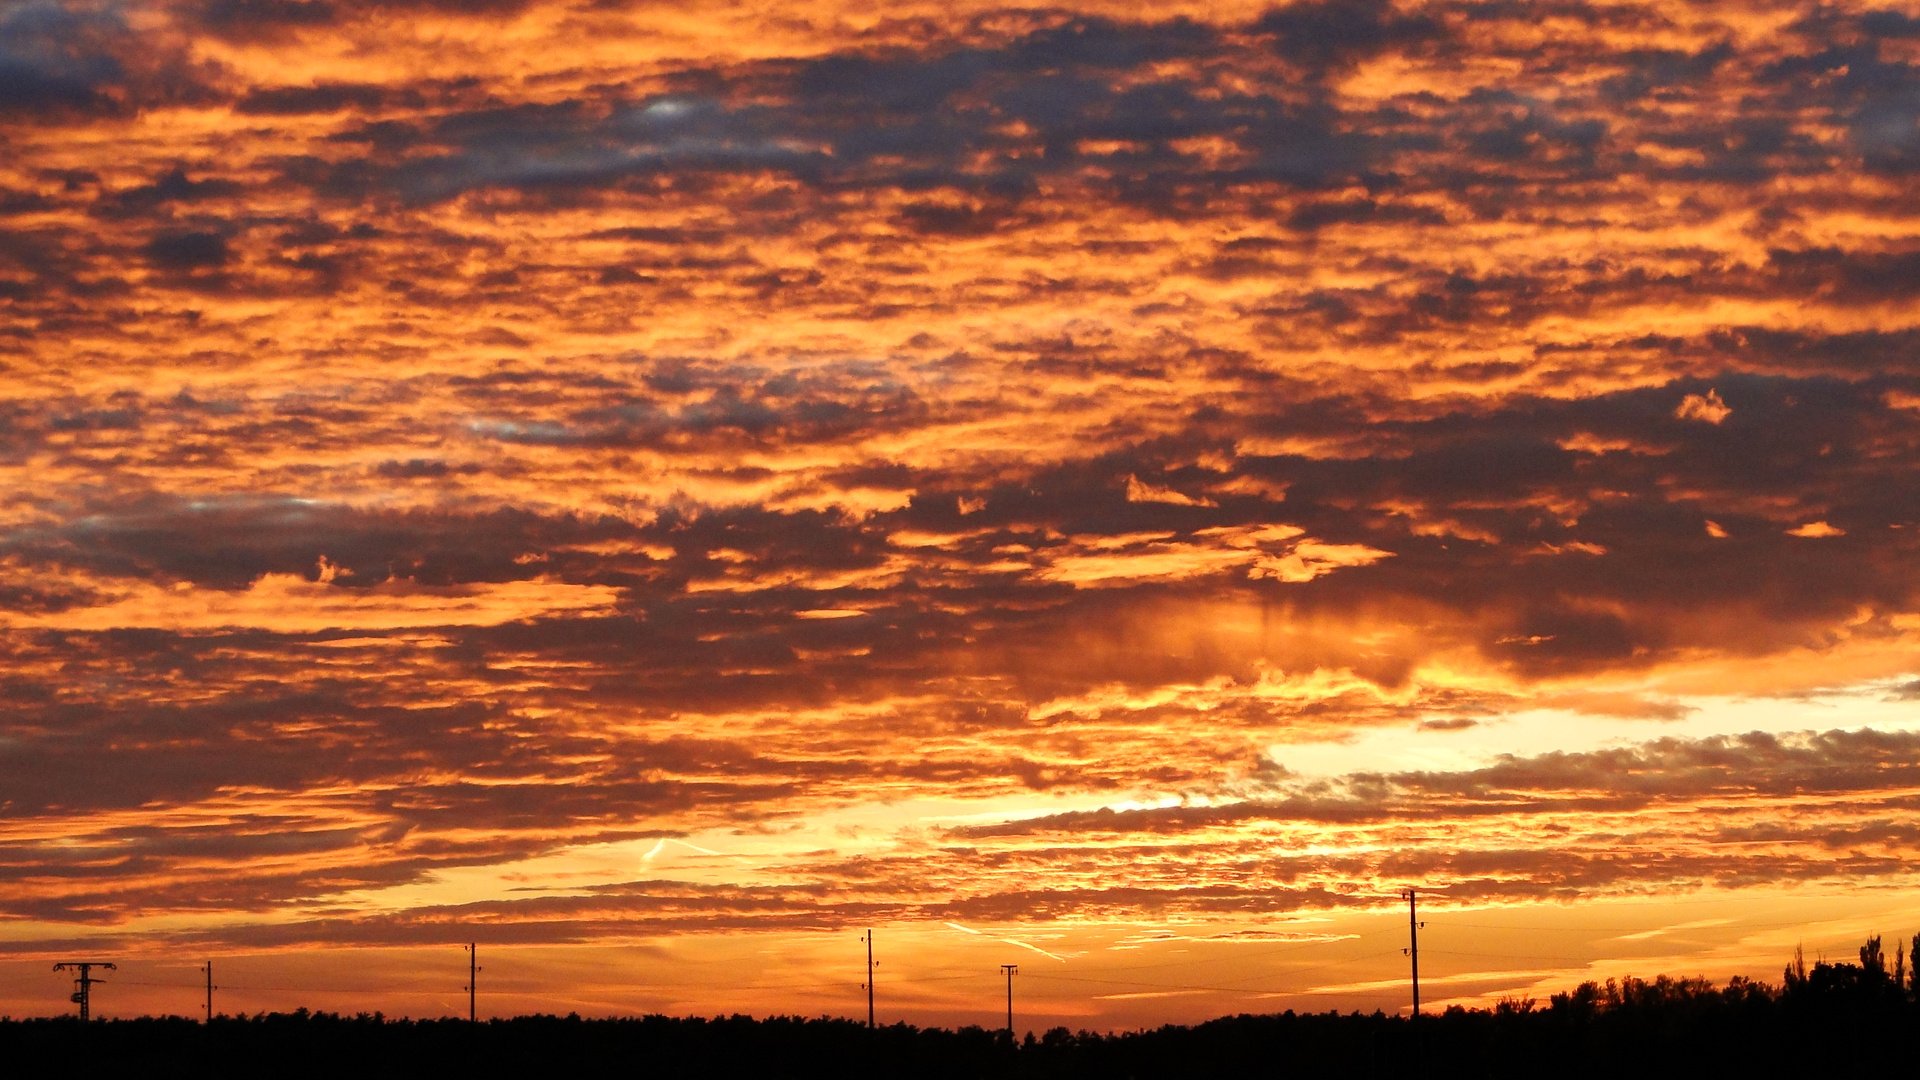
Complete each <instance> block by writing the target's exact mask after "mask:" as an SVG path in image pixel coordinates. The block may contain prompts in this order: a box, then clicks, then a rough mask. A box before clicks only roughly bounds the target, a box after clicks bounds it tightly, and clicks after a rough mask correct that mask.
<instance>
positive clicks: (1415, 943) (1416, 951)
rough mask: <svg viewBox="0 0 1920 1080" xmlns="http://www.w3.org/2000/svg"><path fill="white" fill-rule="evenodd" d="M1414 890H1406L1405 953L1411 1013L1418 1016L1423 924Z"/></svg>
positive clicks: (1417, 1017) (1415, 1016) (1416, 1017)
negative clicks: (1410, 980) (1410, 977)
mask: <svg viewBox="0 0 1920 1080" xmlns="http://www.w3.org/2000/svg"><path fill="white" fill-rule="evenodd" d="M1414 904H1415V900H1414V890H1412V889H1408V890H1407V948H1406V950H1405V951H1406V954H1407V956H1408V958H1409V959H1411V960H1412V961H1413V1015H1414V1018H1415V1019H1416V1020H1417V1019H1419V1017H1420V928H1421V927H1422V926H1425V925H1426V923H1423V922H1421V921H1420V920H1419V915H1418V914H1417V913H1416V912H1415V910H1414Z"/></svg>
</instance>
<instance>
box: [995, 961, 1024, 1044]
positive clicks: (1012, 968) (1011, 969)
mask: <svg viewBox="0 0 1920 1080" xmlns="http://www.w3.org/2000/svg"><path fill="white" fill-rule="evenodd" d="M1000 970H1001V971H1004V972H1006V973H1007V1038H1009V1039H1011V1038H1013V976H1014V975H1015V974H1016V973H1017V972H1018V971H1019V970H1020V965H1019V964H1001V965H1000Z"/></svg>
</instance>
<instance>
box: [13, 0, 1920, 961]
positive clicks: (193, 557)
mask: <svg viewBox="0 0 1920 1080" xmlns="http://www.w3.org/2000/svg"><path fill="white" fill-rule="evenodd" d="M1916 300H1920V9H1915V8H1913V7H1912V6H1911V5H1905V6H1902V5H1879V6H1875V5H1867V4H1857V5H1856V4H1845V3H1841V4H1812V3H1798V4H1784V3H1783V4H1769V3H1726V4H1714V5H1697V4H1688V3H1678V2H1648V3H1628V4H1599V3H1586V2H1582V0H1564V2H1560V0H1554V2H1546V3H1534V4H1514V3H1509V2H1506V0H1446V2H1435V3H1425V4H1422V3H1404V4H1389V3H1376V2H1368V0H1302V2H1295V3H1287V4H1280V5H1277V6H1267V5H1263V4H1256V3H1249V4H1236V3H1231V2H1224V3H1215V4H1182V3H1173V4H1167V5H1157V6H1153V7H1151V8H1142V7H1141V6H1140V5H1132V4H1130V5H1120V4H1109V3H1104V2H1100V0H1088V2H1085V3H1079V4H1068V5H1063V6H1058V7H1047V8H1033V7H1015V6H996V5H994V4H991V3H986V2H976V0H961V2H958V3H940V4H921V3H913V2H908V3H902V4H894V5H882V6H880V7H877V8H876V7H871V6H860V5H837V4H834V3H829V2H811V0H806V2H801V3H797V4H753V3H744V2H741V3H727V4H703V5H676V4H668V3H650V2H636V3H631V4H623V3H618V2H613V3H600V2H566V3H550V2H546V0H524V2H522V0H501V2H495V3H485V4H469V3H459V4H456V3H451V2H436V0H415V2H400V3H381V2H374V0H190V2H179V3H165V2H140V0H134V2H128V3H108V2H98V3H95V2H89V0H72V2H65V0H4V2H0V478H3V483H0V492H4V500H3V501H0V642H3V643H4V649H3V650H0V685H3V686H4V697H5V701H6V707H5V710H4V713H0V918H4V919H6V920H8V921H9V923H10V924H11V925H14V926H16V927H18V928H23V929H22V934H23V935H25V936H22V937H19V938H18V940H17V941H15V942H14V943H13V944H11V945H10V946H9V947H10V948H12V949H14V950H15V951H20V950H28V951H31V950H32V949H34V948H38V947H39V946H38V945H35V944H33V943H34V942H41V941H55V942H58V943H62V944H61V945H60V947H65V944H64V943H66V942H69V941H72V940H77V939H78V937H77V936H80V935H87V934H94V935H112V934H121V935H123V937H122V938H121V939H119V940H134V939H136V938H138V937H139V935H142V934H149V933H151V934H162V933H164V934H171V935H183V934H184V935H199V936H201V937H204V938H206V939H209V940H215V941H219V942H225V943H228V944H230V945H259V946H266V945H282V944H305V943H311V942H316V941H346V942H362V943H406V942H416V941H428V940H434V941H438V940H442V939H445V938H446V936H447V930H446V927H447V925H448V924H449V922H452V921H459V920H469V921H471V920H478V921H481V922H484V923H485V924H487V925H488V926H489V927H490V932H491V933H492V934H493V935H494V937H495V938H496V939H498V940H517V941H528V942H536V941H538V942H570V941H592V940H600V939H603V938H610V937H618V936H622V935H646V934H653V933H662V932H667V931H674V930H695V929H701V930H723V929H736V928H762V929H764V928H768V927H793V928H802V927H817V926H845V925H866V924H867V923H868V922H869V921H873V920H887V919H912V918H929V919H941V920H951V919H965V920H996V921H1002V922H1020V921H1026V920H1040V919H1056V920H1058V919H1066V920H1071V919H1086V920H1097V919H1109V920H1112V919H1159V918H1181V917H1199V916H1201V915H1206V916H1209V917H1212V916H1221V915H1231V914H1250V913H1265V912H1278V911H1299V910H1306V909H1323V908H1349V907H1354V906H1364V905H1369V904H1377V903H1379V902H1380V898H1381V897H1382V896H1383V895H1385V896H1390V895H1391V892H1392V889H1393V888H1394V887H1396V886H1398V885H1404V884H1409V883H1411V884H1420V885H1423V886H1427V887H1430V888H1433V889H1435V890H1436V891H1438V892H1439V893H1441V894H1444V895H1449V896H1451V897H1453V898H1455V899H1457V900H1459V901H1461V902H1463V903H1464V902H1473V903H1481V902H1485V903H1495V902H1500V903H1504V902H1517V901H1527V900H1544V899H1555V900H1566V899H1574V898H1581V897H1594V896H1617V895H1636V896H1646V895H1654V896H1657V895H1666V894H1668V893H1671V892H1676V891H1685V890H1694V889H1699V888H1702V887H1708V886H1717V887H1726V888H1739V887H1744V886H1748V885H1755V884H1767V885H1780V884H1784V883H1803V884H1809V885H1817V886H1820V887H1829V888H1840V889H1845V888H1854V887H1866V886H1872V885H1875V884H1885V883H1892V882H1896V881H1904V880H1907V879H1906V875H1908V874H1909V872H1910V871H1909V870H1908V868H1909V867H1910V866H1911V865H1912V864H1913V859H1914V856H1915V855H1916V854H1917V853H1920V818H1916V812H1915V802H1914V800H1915V798H1916V795H1915V792H1916V791H1920V778H1916V776H1915V775H1914V769H1915V765H1914V763H1915V761H1916V760H1917V755H1920V744H1917V743H1916V741H1915V740H1916V739H1920V725H1911V726H1909V725H1910V724H1911V721H1913V720H1916V719H1920V716H1916V715H1915V710H1914V702H1916V701H1920V654H1917V653H1916V648H1915V647H1916V643H1920V559H1917V558H1916V556H1917V555H1920V475H1917V471H1920V307H1916ZM1814 697H1819V698H1820V699H1821V700H1822V701H1823V702H1826V703H1827V704H1825V705H1822V706H1821V708H1822V709H1824V710H1825V711H1824V712H1820V713H1819V714H1818V715H1813V714H1809V713H1806V712H1801V713H1794V714H1793V715H1791V716H1788V717H1787V718H1786V719H1783V720H1781V721H1780V722H1778V723H1776V724H1772V725H1771V726H1768V725H1767V724H1760V723H1758V722H1756V723H1755V724H1754V725H1752V727H1751V729H1747V728H1742V729H1740V730H1733V731H1707V730H1696V729H1692V728H1686V727H1685V725H1686V723H1687V718H1688V717H1690V716H1698V715H1701V713H1702V710H1707V711H1711V709H1712V708H1714V707H1717V706H1714V705H1713V704H1712V703H1713V702H1720V703H1728V702H1733V703H1744V704H1742V705H1741V707H1743V708H1750V709H1758V708H1759V706H1758V705H1756V704H1755V703H1756V702H1759V703H1765V702H1773V703H1776V704H1778V703H1789V704H1790V703H1792V702H1795V701H1802V702H1804V701H1807V700H1811V699H1812V698H1814ZM1835 702H1838V703H1839V704H1838V706H1834V705H1833V703H1835ZM1848 703H1855V704H1857V706H1858V709H1859V710H1861V711H1859V712H1850V711H1849V709H1851V708H1853V705H1849V704H1848ZM1729 707H1732V706H1729ZM1780 708H1781V709H1783V710H1787V711H1791V710H1790V709H1788V706H1787V705H1785V704H1782V705H1781V706H1780ZM1541 715H1550V716H1554V717H1561V718H1564V719H1566V722H1567V723H1569V724H1578V723H1586V722H1589V721H1590V722H1591V723H1592V724H1594V725H1602V728H1597V729H1596V730H1603V733H1605V734H1606V737H1605V738H1601V739H1598V740H1597V741H1592V740H1589V741H1587V742H1582V741H1579V740H1577V739H1576V740H1572V741H1568V742H1565V743H1564V744H1555V743H1553V742H1551V739H1549V740H1548V741H1547V742H1545V743H1536V742H1528V743H1527V744H1526V745H1525V746H1523V747H1521V748H1519V749H1515V745H1511V744H1510V741H1509V733H1510V732H1512V731H1513V730H1515V726H1516V725H1518V724H1520V723H1521V722H1522V721H1521V720H1519V719H1516V718H1521V717H1526V716H1541ZM1755 715H1757V713H1755ZM1769 715H1771V714H1769ZM1605 725H1611V726H1605ZM1673 725H1680V726H1679V727H1674V726H1673ZM1761 728H1765V730H1761ZM1530 730H1531V729H1530ZM1583 730H1584V729H1583ZM1570 738H1571V737H1570ZM1356 740H1359V741H1362V742H1364V741H1367V740H1372V742H1373V743H1377V744H1382V745H1385V744H1393V745H1397V746H1401V747H1403V748H1413V750H1414V751H1419V752H1424V751H1423V750H1421V748H1425V747H1434V748H1439V750H1438V751H1436V752H1437V753H1439V757H1436V758H1434V759H1433V761H1432V763H1429V764H1425V765H1422V764H1419V762H1418V761H1414V760H1412V759H1408V760H1397V759H1396V761H1394V762H1390V763H1385V764H1383V763H1380V762H1378V761H1369V760H1362V759H1361V758H1357V757H1356V758H1354V759H1352V760H1351V761H1349V762H1347V763H1346V764H1344V765H1341V764H1339V763H1338V753H1339V748H1340V747H1342V746H1352V745H1356ZM1463 747H1464V748H1471V752H1468V751H1466V750H1462V751H1459V752H1456V748H1463ZM1309 748H1311V752H1312V753H1316V754H1322V755H1323V758H1324V760H1327V761H1332V762H1335V764H1334V765H1331V766H1328V767H1326V768H1318V769H1305V768H1303V767H1301V766H1300V765H1299V763H1298V761H1299V760H1300V759H1299V757H1298V754H1306V753H1308V749H1309ZM1296 751H1297V753H1296ZM1421 760H1425V759H1421ZM934 803H938V804H939V805H938V806H937V807H933V808H932V809H927V810H925V812H924V813H922V812H921V811H911V812H909V811H908V810H904V809H903V810H899V811H898V816H896V817H893V818H886V817H885V814H884V813H881V811H875V813H879V814H880V817H878V818H874V817H862V818H860V821H861V822H862V824H860V825H859V826H858V827H857V828H856V827H855V826H852V825H847V826H846V827H845V828H844V829H841V830H840V831H838V832H836V831H835V828H838V826H835V827H832V828H830V827H828V826H827V825H825V824H822V823H831V822H844V821H850V820H852V819H853V817H857V816H858V815H859V814H860V813H864V811H863V809H862V808H875V807H879V808H885V807H896V808H898V807H912V806H916V805H921V804H926V805H927V806H932V804H934ZM969 808H971V809H969ZM942 815H945V816H942ZM727 836H732V837H738V838H745V839H743V840H742V842H743V843H745V842H747V840H748V839H750V840H751V841H752V843H753V844H755V845H758V847H757V848H756V850H760V851H762V852H763V856H762V857H760V858H759V859H758V861H756V862H754V863H753V864H752V865H751V866H747V865H744V864H742V865H740V866H738V867H737V868H736V869H735V870H732V871H727V872H721V871H716V870H713V869H711V868H705V869H701V870H700V871H699V872H697V873H695V872H688V873H681V874H672V873H666V872H664V871H663V872H657V873H656V872H655V869H654V868H653V865H652V864H650V863H642V862H640V861H639V860H638V859H636V860H633V861H631V862H630V863H629V864H628V865H627V866H626V869H625V870H624V871H623V872H621V873H615V874H606V875H601V876H600V877H597V878H593V879H591V880H584V879H579V878H569V879H567V880H565V881H559V880H558V879H555V880H554V881H550V882H545V883H544V884H543V883H539V882H536V883H535V884H532V885H526V884H524V882H523V886H516V887H508V886H506V885H501V886H499V887H498V888H496V889H491V890H480V891H479V892H478V893H476V892H473V891H461V892H458V893H457V895H456V894H454V893H448V894H446V895H444V896H442V895H440V894H437V893H435V892H434V891H433V890H432V889H431V888H427V887H426V886H428V885H431V884H432V883H435V882H445V881H449V880H453V879H452V878H451V877H449V875H452V874H455V873H456V872H458V873H459V874H467V875H473V874H479V873H482V872H485V871H487V868H494V869H495V870H497V871H498V872H499V874H500V875H502V876H501V878H500V880H501V881H503V882H504V881H509V880H520V879H519V878H515V877H514V876H513V875H514V873H519V872H520V871H518V870H516V869H515V868H524V867H529V866H539V865H545V863H543V862H542V861H543V860H546V861H548V862H551V861H553V860H556V859H558V860H562V861H564V857H565V855H566V853H568V852H574V851H580V850H585V849H589V848H595V849H602V848H604V847H605V846H607V845H613V846H614V848H613V849H620V848H619V846H620V845H632V847H633V850H635V851H638V852H646V851H647V850H649V848H650V847H651V848H653V849H654V850H658V848H657V843H658V841H660V840H661V839H666V838H681V839H689V840H698V842H699V843H700V844H703V845H710V844H712V843H713V840H712V838H713V837H727ZM702 837H704V838H706V839H700V838H702ZM781 837H795V838H797V839H794V840H792V842H791V843H787V844H786V846H784V847H783V846H781V844H782V841H781V839H780V838H781ZM836 837H838V839H836ZM803 841H804V842H803ZM528 872H529V873H531V871H528ZM461 880H474V879H473V878H472V877H471V876H469V877H467V878H461ZM516 888H518V889H519V890H520V891H515V889H516ZM408 890H414V891H412V892H409V891H408ZM397 897H414V899H408V900H402V899H396V898H397ZM163 923H164V928H161V929H155V927H161V926H162V924H163ZM90 940H92V939H90ZM98 940H106V938H98ZM461 940H465V938H462V939H461ZM48 947H53V946H48Z"/></svg>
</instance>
